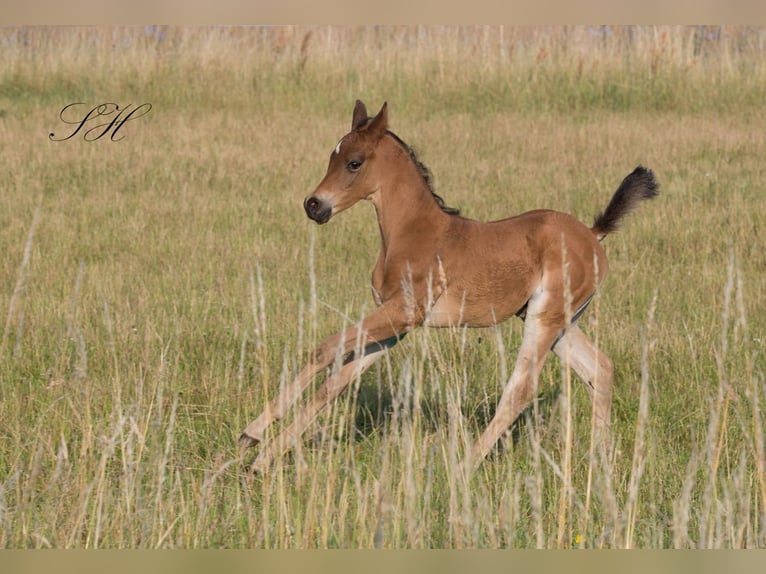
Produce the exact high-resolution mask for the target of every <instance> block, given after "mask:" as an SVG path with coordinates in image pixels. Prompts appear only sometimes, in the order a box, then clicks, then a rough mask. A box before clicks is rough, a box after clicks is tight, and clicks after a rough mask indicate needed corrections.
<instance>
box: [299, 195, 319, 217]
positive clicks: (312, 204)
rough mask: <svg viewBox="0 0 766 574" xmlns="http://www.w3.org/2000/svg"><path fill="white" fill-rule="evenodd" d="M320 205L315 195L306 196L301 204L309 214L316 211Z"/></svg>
mask: <svg viewBox="0 0 766 574" xmlns="http://www.w3.org/2000/svg"><path fill="white" fill-rule="evenodd" d="M320 205H321V202H320V201H319V200H318V199H317V198H316V197H307V198H306V201H305V202H304V204H303V206H304V207H305V209H306V212H307V213H309V214H313V213H316V212H317V210H318V209H319V206H320Z"/></svg>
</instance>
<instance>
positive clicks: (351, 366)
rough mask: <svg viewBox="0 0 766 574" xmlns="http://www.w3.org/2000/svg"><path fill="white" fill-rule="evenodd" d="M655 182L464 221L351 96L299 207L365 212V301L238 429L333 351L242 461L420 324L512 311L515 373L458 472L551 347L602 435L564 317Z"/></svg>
mask: <svg viewBox="0 0 766 574" xmlns="http://www.w3.org/2000/svg"><path fill="white" fill-rule="evenodd" d="M657 189H658V185H657V182H656V181H655V179H654V174H653V173H652V172H651V171H650V170H648V169H645V168H643V167H641V166H639V167H637V168H636V169H635V170H634V171H633V172H632V173H630V174H629V175H628V176H627V177H626V178H625V179H624V180H623V181H622V183H621V184H620V186H619V188H618V189H617V191H616V192H615V194H614V196H613V197H612V200H611V201H610V202H609V205H608V206H607V207H606V209H605V210H604V211H603V212H602V213H601V214H600V215H599V216H598V217H596V219H595V222H594V224H593V226H592V227H588V226H586V225H584V224H583V223H581V222H580V221H578V220H577V219H575V218H574V217H572V216H570V215H567V214H565V213H560V212H557V211H552V210H542V209H541V210H535V211H529V212H527V213H523V214H521V215H516V216H514V217H509V218H507V219H503V220H500V221H492V222H479V221H474V220H471V219H468V218H465V217H462V216H460V215H459V213H458V211H457V210H455V209H453V208H450V207H447V206H446V205H445V204H444V201H443V200H442V198H441V197H439V196H438V195H436V193H435V192H434V191H433V189H432V188H431V185H430V174H429V172H428V169H427V168H426V167H425V166H424V165H423V164H422V163H421V162H420V161H418V159H417V157H416V156H415V153H414V152H413V151H412V149H411V148H410V147H409V146H407V144H406V143H404V142H403V141H402V140H401V139H400V138H399V137H397V136H396V135H395V134H394V133H392V132H391V131H389V130H388V108H387V105H386V104H383V107H382V108H381V110H380V112H378V114H377V115H376V116H375V117H373V118H370V117H368V116H367V109H366V107H365V105H364V104H363V103H362V102H360V101H357V102H356V106H355V107H354V114H353V120H352V124H351V131H350V132H349V133H348V134H346V135H345V136H343V138H341V140H340V141H339V142H338V144H337V145H336V146H335V148H334V149H333V150H332V152H331V154H330V162H329V165H328V167H327V174H326V175H325V177H324V179H322V181H321V182H320V183H319V185H318V186H317V188H316V190H315V191H314V192H313V193H312V194H311V195H309V196H308V197H307V198H306V200H305V202H304V208H305V210H306V215H308V217H310V218H311V219H312V220H314V221H316V222H317V223H327V222H328V221H329V220H330V219H331V218H332V217H333V216H335V215H337V214H338V213H340V212H341V211H343V210H345V209H348V208H349V207H351V206H352V205H354V204H355V203H356V202H358V201H359V200H362V199H366V200H369V201H371V202H372V204H373V205H374V206H375V210H376V213H377V218H378V224H379V227H380V234H381V250H380V255H379V256H378V261H377V264H376V265H375V268H374V269H373V272H372V290H373V296H374V298H375V303H376V304H377V308H376V309H375V311H373V312H372V313H371V314H370V315H368V316H367V317H365V318H364V319H363V320H362V321H361V322H360V323H359V324H357V325H354V326H352V327H350V328H348V329H346V330H344V331H343V332H341V333H338V334H335V335H332V336H331V337H328V338H327V339H325V340H324V341H322V343H321V344H320V345H319V346H318V347H317V348H316V349H315V351H314V352H313V354H312V357H311V360H310V361H309V363H308V364H307V365H306V366H305V367H304V368H303V370H302V371H301V372H300V373H299V374H298V376H297V377H296V379H295V380H294V381H293V382H292V383H290V384H289V385H286V386H285V387H284V388H283V389H282V391H281V392H280V394H279V396H277V397H276V398H275V399H274V400H272V401H271V402H270V403H269V404H268V405H267V406H266V408H265V409H264V411H263V412H262V413H261V414H260V415H259V416H258V418H257V419H255V420H254V421H253V422H252V423H250V424H249V425H248V426H247V428H246V429H245V430H244V432H243V433H242V435H241V436H240V439H239V442H240V445H242V446H243V447H249V446H253V445H255V444H257V443H259V442H261V441H263V439H264V431H265V430H266V428H267V427H268V426H269V425H270V424H271V423H272V422H274V421H276V420H279V419H281V418H282V417H283V416H284V415H285V414H286V411H287V410H288V409H289V408H290V407H291V406H292V405H293V404H294V403H295V402H296V400H297V399H298V397H299V396H300V394H301V393H302V392H303V391H304V390H305V389H306V387H307V386H308V385H309V384H310V383H311V381H312V379H313V378H314V376H315V375H317V374H318V373H319V372H320V371H322V370H324V369H325V368H327V367H328V366H330V365H331V364H332V363H333V361H334V359H335V357H336V356H338V355H339V354H340V355H341V356H344V357H345V360H344V361H343V363H342V364H341V365H339V366H338V369H337V370H336V371H334V372H332V373H330V374H328V376H327V379H326V380H325V381H324V383H323V384H322V386H321V387H320V388H319V389H318V390H317V392H316V393H315V394H314V396H313V397H312V398H311V400H310V402H309V403H308V404H307V405H305V406H304V407H303V409H302V410H301V411H300V412H298V413H297V414H296V416H295V418H294V420H293V422H292V423H291V424H290V425H288V426H287V427H286V428H284V429H283V430H282V432H281V433H279V434H278V435H277V436H276V437H275V438H274V440H273V441H271V442H270V443H268V444H264V445H263V448H262V449H261V451H260V452H259V454H258V456H257V457H256V459H255V461H254V462H253V463H252V465H251V469H252V470H253V471H256V472H258V471H261V472H262V471H265V470H267V468H268V467H269V465H270V463H271V462H272V460H274V458H275V457H278V456H281V455H282V453H283V452H285V451H286V450H287V449H289V448H290V447H291V446H292V445H293V444H294V443H295V442H296V441H297V440H298V438H299V437H300V436H301V434H302V433H303V432H304V430H305V429H306V427H307V426H308V425H309V424H310V423H311V422H312V421H313V420H314V419H315V418H316V416H317V414H318V413H319V412H320V411H321V410H322V409H323V408H324V407H325V406H327V404H328V403H329V402H330V401H332V400H333V399H334V398H335V397H337V396H338V394H340V392H341V391H343V389H344V388H345V387H346V386H347V385H348V384H349V383H350V382H351V381H352V380H353V379H354V378H355V377H358V376H359V375H360V374H361V373H362V372H364V371H365V370H366V369H368V368H369V367H370V365H372V364H373V363H375V361H377V360H378V359H379V358H380V357H381V356H382V355H383V353H385V352H386V351H387V350H388V349H390V348H391V347H393V346H394V345H396V343H397V342H398V341H399V340H400V339H401V338H402V337H403V336H404V335H405V334H406V333H407V332H409V331H411V330H412V329H414V328H416V327H419V326H421V325H425V326H428V327H450V326H468V327H484V326H488V325H493V324H496V323H500V322H502V321H505V320H506V319H508V318H509V317H511V316H513V315H516V316H518V317H520V318H521V319H522V320H523V321H524V332H523V338H522V342H521V347H520V349H519V354H518V358H517V360H516V365H515V367H514V370H513V374H512V375H511V377H510V379H509V381H508V382H507V384H506V385H505V388H504V390H503V393H502V395H501V397H500V401H499V404H498V406H497V410H496V412H495V415H494V417H493V419H492V420H491V421H490V423H489V425H488V426H487V428H486V429H485V430H484V432H483V433H482V435H481V436H480V437H479V438H478V440H477V441H476V443H475V444H474V446H473V448H472V450H471V452H470V453H468V461H467V462H468V465H469V468H475V467H476V466H477V465H478V464H480V463H481V461H482V460H483V458H484V457H485V456H486V455H487V453H488V452H489V451H490V449H491V448H492V447H493V445H494V444H495V443H496V442H497V440H498V439H499V438H500V436H501V435H502V434H503V433H504V432H505V431H506V430H507V429H508V428H509V426H510V425H511V423H513V421H514V420H515V419H516V418H517V417H518V416H519V414H520V413H521V411H522V410H523V409H524V408H525V407H526V406H527V405H528V404H529V402H530V401H531V400H532V399H533V396H534V390H535V389H536V387H537V379H538V377H539V375H540V371H541V370H542V367H543V363H544V361H545V357H546V355H547V353H548V351H549V350H552V351H553V352H554V353H555V354H556V355H557V356H558V357H559V359H560V360H561V361H562V362H563V363H564V364H565V365H568V366H569V367H571V368H572V369H573V370H574V371H575V372H576V373H577V374H578V375H579V376H580V377H581V378H582V379H583V381H585V383H586V385H587V388H588V391H589V394H590V397H591V400H592V401H593V415H594V417H595V421H594V424H595V427H596V429H597V430H598V431H604V430H605V429H607V428H608V426H609V416H610V407H611V398H612V381H613V375H612V373H613V368H612V362H611V361H610V360H609V358H608V357H607V356H606V355H604V354H603V353H602V352H601V351H600V350H599V349H598V348H596V346H595V345H594V344H593V342H592V341H591V340H590V339H588V337H587V336H586V335H585V334H584V333H583V332H582V331H581V330H580V328H579V327H578V326H577V324H576V320H577V319H578V318H579V316H580V315H581V314H582V312H583V311H584V310H585V308H586V307H587V305H588V303H589V302H590V300H591V298H592V297H593V295H594V294H595V292H596V290H597V288H598V286H599V285H600V284H601V283H602V282H603V280H604V278H605V276H606V273H607V260H606V255H605V253H604V250H603V248H602V247H601V243H600V241H602V240H603V239H604V238H605V237H606V236H607V234H609V233H611V232H613V231H615V230H616V229H617V227H618V224H619V221H620V220H621V219H622V218H623V217H624V216H625V215H627V214H628V213H629V212H630V211H631V210H632V209H633V208H634V207H635V206H636V205H637V204H638V203H639V202H640V201H641V200H644V199H650V198H652V197H654V196H655V195H656V194H657Z"/></svg>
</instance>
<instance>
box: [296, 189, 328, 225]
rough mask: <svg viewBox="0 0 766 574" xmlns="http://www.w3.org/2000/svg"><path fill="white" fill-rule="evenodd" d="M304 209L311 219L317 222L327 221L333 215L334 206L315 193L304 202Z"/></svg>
mask: <svg viewBox="0 0 766 574" xmlns="http://www.w3.org/2000/svg"><path fill="white" fill-rule="evenodd" d="M303 209H305V210H306V215H308V216H309V219H313V220H314V221H316V222H317V223H327V222H328V221H329V220H330V216H331V215H332V206H331V205H330V204H328V203H326V202H324V201H322V200H321V199H319V198H318V197H314V196H313V195H309V196H308V197H307V198H306V201H304V202H303Z"/></svg>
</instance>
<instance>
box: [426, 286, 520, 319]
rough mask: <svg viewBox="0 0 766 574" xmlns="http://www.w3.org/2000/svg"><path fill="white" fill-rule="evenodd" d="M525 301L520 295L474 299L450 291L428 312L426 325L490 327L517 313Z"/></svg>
mask: <svg viewBox="0 0 766 574" xmlns="http://www.w3.org/2000/svg"><path fill="white" fill-rule="evenodd" d="M525 302H526V301H524V298H523V297H521V296H519V295H516V296H510V297H508V298H506V299H502V300H494V301H489V300H484V301H474V300H471V298H470V297H469V296H465V297H455V296H453V295H452V294H449V293H448V294H444V295H442V296H441V297H439V298H438V299H437V300H436V302H435V303H434V304H433V306H432V307H431V309H430V311H428V312H427V313H426V319H425V321H424V325H426V326H427V327H458V326H460V327H462V326H466V327H489V326H491V325H495V324H497V323H502V322H503V321H505V320H506V319H508V318H509V317H511V316H512V315H514V314H516V313H517V312H518V311H519V310H520V309H521V308H522V307H523V306H524V304H525Z"/></svg>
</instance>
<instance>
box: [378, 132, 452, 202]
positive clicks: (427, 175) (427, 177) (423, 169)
mask: <svg viewBox="0 0 766 574" xmlns="http://www.w3.org/2000/svg"><path fill="white" fill-rule="evenodd" d="M386 133H388V135H390V136H391V137H392V138H394V140H395V141H396V142H397V143H398V144H399V145H400V146H401V147H402V149H404V150H405V151H406V152H407V154H409V156H410V159H411V160H412V161H413V162H414V164H415V166H416V167H417V168H418V171H419V172H420V175H421V176H422V177H423V181H425V182H426V185H427V186H428V189H429V190H430V191H431V195H433V196H434V199H435V200H436V203H437V204H438V205H439V207H440V208H441V210H442V211H443V212H444V213H449V214H450V215H459V214H460V210H459V209H457V208H455V207H449V206H448V205H446V204H445V203H444V200H443V199H442V197H441V196H440V195H439V194H438V193H436V192H435V191H434V186H433V180H432V178H431V170H430V169H428V167H427V166H426V165H425V164H424V163H423V162H422V161H420V160H419V159H418V156H417V155H416V154H415V150H414V149H412V148H411V147H410V146H409V145H407V144H406V143H405V142H404V141H403V140H402V138H400V137H399V136H398V135H396V134H395V133H394V132H392V131H391V130H387V131H386Z"/></svg>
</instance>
